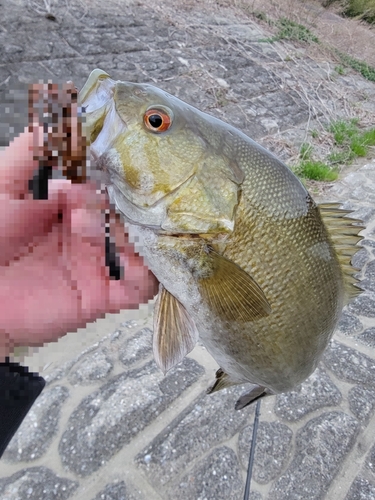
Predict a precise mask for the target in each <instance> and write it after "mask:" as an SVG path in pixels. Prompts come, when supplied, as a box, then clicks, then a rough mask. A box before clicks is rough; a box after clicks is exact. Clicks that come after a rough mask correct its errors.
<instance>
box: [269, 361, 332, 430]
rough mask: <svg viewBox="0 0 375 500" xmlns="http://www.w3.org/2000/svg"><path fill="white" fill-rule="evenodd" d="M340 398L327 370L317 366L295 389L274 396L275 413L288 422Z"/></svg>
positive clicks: (330, 404)
mask: <svg viewBox="0 0 375 500" xmlns="http://www.w3.org/2000/svg"><path fill="white" fill-rule="evenodd" d="M341 399H342V396H341V393H340V391H339V389H338V388H337V387H336V386H335V384H334V383H333V382H332V380H331V379H330V377H329V376H328V374H327V372H326V371H325V370H324V368H323V367H322V366H319V367H318V368H317V369H316V370H315V372H314V373H313V374H312V375H310V377H309V378H308V379H307V380H306V381H305V382H304V383H303V384H301V385H299V386H298V387H297V388H296V389H294V390H293V391H291V392H286V393H284V394H278V395H277V397H276V404H275V414H276V415H277V416H278V417H280V418H283V419H284V420H287V421H289V422H295V421H297V420H300V419H301V418H303V417H304V416H305V415H307V414H308V413H311V412H313V411H316V410H318V409H319V408H324V406H335V405H338V404H340V402H341Z"/></svg>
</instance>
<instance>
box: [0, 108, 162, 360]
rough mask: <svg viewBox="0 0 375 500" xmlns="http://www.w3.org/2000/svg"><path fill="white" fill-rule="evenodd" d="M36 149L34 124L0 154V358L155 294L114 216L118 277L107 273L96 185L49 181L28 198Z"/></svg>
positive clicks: (103, 204) (38, 137) (101, 199)
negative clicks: (39, 196) (37, 196)
mask: <svg viewBox="0 0 375 500" xmlns="http://www.w3.org/2000/svg"><path fill="white" fill-rule="evenodd" d="M75 119H76V116H75V117H74V116H73V120H75ZM43 147H44V139H43V129H42V128H41V127H40V126H37V125H36V124H34V126H33V131H32V132H30V131H28V130H25V132H24V133H23V134H22V135H21V136H20V137H18V138H16V139H15V140H14V141H13V142H12V143H11V144H10V145H9V147H8V148H6V149H5V150H4V151H3V152H1V153H0V361H1V360H2V359H4V358H5V357H6V356H8V355H9V353H10V352H11V351H12V350H13V348H14V347H15V346H19V345H41V344H43V343H45V342H50V341H55V340H57V338H58V337H60V336H62V335H64V334H65V333H67V332H68V331H74V330H75V329H77V328H79V327H82V326H84V325H85V324H86V323H88V322H90V321H93V320H94V319H96V318H99V317H103V316H104V315H105V314H106V313H110V312H117V311H119V310H121V309H124V308H129V309H130V308H137V307H138V306H139V304H140V303H143V302H147V300H149V299H150V298H152V297H153V296H154V295H155V294H156V293H157V281H156V279H155V277H154V276H153V275H152V274H151V273H150V271H148V270H147V268H146V267H145V266H144V263H143V260H142V258H141V257H140V256H139V255H137V254H136V253H135V251H134V247H133V246H132V245H131V244H130V243H129V242H128V239H127V234H126V233H125V231H124V226H123V224H122V223H121V222H120V221H119V219H118V218H117V219H115V218H114V217H112V219H113V221H114V224H112V228H113V229H112V233H113V234H114V235H115V240H116V249H117V253H118V256H119V258H120V263H121V266H122V267H123V269H124V277H123V278H122V279H121V280H118V281H115V280H112V279H110V278H109V275H108V268H107V267H106V265H105V245H104V236H105V230H104V218H103V210H104V209H105V208H108V200H107V198H106V196H105V195H103V194H101V193H98V192H97V186H96V185H94V184H90V183H85V184H72V183H71V182H69V181H67V180H50V181H49V189H48V192H49V193H48V199H46V200H34V199H33V198H32V194H30V192H29V185H28V181H29V179H30V178H32V177H33V174H34V173H35V171H36V170H37V169H38V166H39V163H38V161H37V160H35V158H36V157H38V156H40V151H41V150H42V149H43ZM36 151H39V153H37V154H36ZM56 161H57V158H56Z"/></svg>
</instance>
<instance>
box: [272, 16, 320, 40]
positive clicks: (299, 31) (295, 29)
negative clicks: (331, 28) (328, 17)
mask: <svg viewBox="0 0 375 500" xmlns="http://www.w3.org/2000/svg"><path fill="white" fill-rule="evenodd" d="M275 25H276V26H277V27H278V29H279V31H278V32H277V33H276V35H275V36H273V37H271V38H266V39H264V40H263V41H265V42H271V43H272V42H278V41H280V40H294V41H298V42H307V43H311V42H315V43H319V39H318V37H316V36H315V35H314V34H313V33H311V31H310V30H309V29H308V28H306V26H303V24H298V23H295V22H294V21H291V20H290V19H288V18H287V17H281V18H280V19H279V20H278V21H276V23H275Z"/></svg>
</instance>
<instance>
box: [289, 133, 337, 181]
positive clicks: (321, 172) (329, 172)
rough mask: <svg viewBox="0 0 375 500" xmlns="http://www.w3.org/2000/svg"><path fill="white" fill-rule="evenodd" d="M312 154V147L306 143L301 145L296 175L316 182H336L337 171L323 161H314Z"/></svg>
mask: <svg viewBox="0 0 375 500" xmlns="http://www.w3.org/2000/svg"><path fill="white" fill-rule="evenodd" d="M312 153H313V147H312V145H311V144H309V143H306V142H304V143H303V144H302V145H301V149H300V153H299V156H300V161H299V164H298V165H297V167H296V168H295V172H296V174H297V175H299V176H300V177H302V178H304V179H312V180H314V181H326V182H330V181H335V180H336V179H337V177H338V172H337V171H336V169H334V168H332V167H330V166H329V165H327V164H326V163H324V162H322V161H319V160H314V159H313V158H312Z"/></svg>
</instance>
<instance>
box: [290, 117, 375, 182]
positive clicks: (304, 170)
mask: <svg viewBox="0 0 375 500" xmlns="http://www.w3.org/2000/svg"><path fill="white" fill-rule="evenodd" d="M327 131H328V132H329V133H330V134H331V135H332V140H333V143H334V148H335V149H334V151H332V152H331V153H330V154H329V155H327V157H326V158H325V161H321V160H317V159H315V158H314V156H313V146H312V144H310V143H303V144H302V145H301V148H300V153H299V162H298V164H297V165H296V166H295V168H294V170H295V172H296V174H297V175H299V176H300V177H303V178H305V179H312V180H316V181H327V182H330V181H334V180H336V179H337V177H338V170H337V166H338V165H342V164H349V163H351V162H352V160H353V159H354V158H356V157H364V156H367V155H368V153H369V148H370V147H372V146H375V127H374V128H371V129H369V130H364V131H363V130H361V129H360V128H359V121H358V119H356V118H352V119H351V120H336V121H333V122H332V123H331V124H330V125H329V126H328V127H327ZM311 136H312V137H313V138H314V139H318V138H319V136H318V133H317V131H315V130H313V131H312V132H311Z"/></svg>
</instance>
